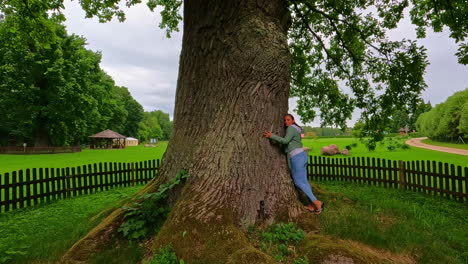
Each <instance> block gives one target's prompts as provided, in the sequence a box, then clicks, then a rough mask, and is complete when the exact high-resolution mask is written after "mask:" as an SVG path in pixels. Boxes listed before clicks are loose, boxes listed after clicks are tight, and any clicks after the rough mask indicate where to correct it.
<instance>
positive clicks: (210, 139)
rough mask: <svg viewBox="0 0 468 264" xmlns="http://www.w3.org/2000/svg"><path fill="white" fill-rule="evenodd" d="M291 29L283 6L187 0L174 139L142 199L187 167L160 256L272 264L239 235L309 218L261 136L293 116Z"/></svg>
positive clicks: (276, 153)
mask: <svg viewBox="0 0 468 264" xmlns="http://www.w3.org/2000/svg"><path fill="white" fill-rule="evenodd" d="M288 23H289V13H288V9H287V1H284V0H242V1H241V0H237V1H221V0H211V1H207V0H204V1H202V0H186V1H184V36H183V44H182V54H181V56H180V68H179V79H178V84H177V93H176V108H175V113H174V129H173V134H172V138H171V141H170V144H169V146H168V149H167V151H166V154H165V156H164V159H163V163H162V164H163V165H162V168H161V170H160V173H159V179H158V180H157V181H154V183H152V184H150V185H149V186H147V187H146V189H145V190H144V191H143V192H147V191H154V190H156V187H157V186H156V184H157V183H160V182H164V181H166V180H168V179H170V178H172V177H174V176H175V175H176V174H177V172H179V171H180V170H182V169H187V170H188V173H189V175H190V177H189V178H188V180H187V182H186V184H185V185H184V187H183V188H182V190H178V191H177V192H175V193H173V195H172V197H171V202H172V204H173V205H174V208H173V210H172V212H171V214H170V216H169V218H168V219H167V221H166V223H165V224H164V226H163V227H162V229H161V231H160V232H159V234H158V236H157V237H156V238H155V242H154V244H155V246H154V247H155V248H157V247H159V246H161V245H165V244H172V245H173V246H174V248H175V250H176V253H177V254H178V255H179V256H180V257H182V258H183V259H184V260H186V261H187V260H189V261H188V262H189V263H226V262H228V261H231V262H232V261H233V262H234V263H237V262H236V260H235V259H232V258H231V259H229V258H228V257H229V256H237V257H241V256H245V255H246V254H247V255H248V254H253V255H255V257H254V258H260V259H262V258H263V259H264V261H260V262H266V263H268V262H269V261H270V262H271V259H270V260H268V258H267V257H265V256H263V255H262V254H261V253H260V252H256V251H255V250H254V249H253V248H252V247H251V246H249V243H248V242H247V240H246V238H245V236H244V234H243V233H242V231H241V229H243V228H246V227H248V226H249V225H268V224H271V223H273V222H276V221H288V220H292V219H294V218H296V217H297V216H298V215H299V214H301V213H302V212H304V209H303V208H302V206H301V204H300V203H299V201H298V199H297V194H296V192H295V189H294V186H293V183H292V180H291V176H290V174H289V170H288V168H287V162H286V158H285V156H284V154H283V153H281V151H280V149H279V146H277V145H273V144H272V143H271V142H270V141H269V140H267V139H265V138H264V137H262V132H263V131H267V130H272V131H273V132H275V133H279V134H282V133H283V127H282V117H283V116H284V115H285V114H286V113H287V112H288V92H289V81H290V64H291V62H290V54H289V50H288V43H287V29H288ZM103 226H104V225H103ZM103 226H101V227H98V228H97V229H96V230H94V231H93V232H91V233H93V234H101V233H105V232H101V231H100V230H102V228H103ZM108 226H109V228H110V229H115V225H111V224H109V225H108ZM95 237H98V236H97V235H95ZM86 239H88V240H93V239H92V238H91V236H88V237H87V238H84V239H83V241H86ZM98 239H100V238H98ZM88 244H89V243H88ZM80 248H81V249H82V250H84V251H86V250H89V248H86V246H80V245H75V251H76V252H79V251H80ZM252 250H253V251H252ZM72 251H73V249H72ZM254 251H255V253H252V252H254ZM73 254H74V255H79V253H73V252H71V251H70V252H69V256H72V255H73ZM69 256H68V257H66V259H70V258H72V257H69ZM257 260H258V259H257ZM65 262H67V261H65ZM260 262H258V263H260Z"/></svg>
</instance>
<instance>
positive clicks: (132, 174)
mask: <svg viewBox="0 0 468 264" xmlns="http://www.w3.org/2000/svg"><path fill="white" fill-rule="evenodd" d="M130 185H131V186H134V185H135V162H132V163H130Z"/></svg>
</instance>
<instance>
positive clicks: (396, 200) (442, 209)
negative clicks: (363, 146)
mask: <svg viewBox="0 0 468 264" xmlns="http://www.w3.org/2000/svg"><path fill="white" fill-rule="evenodd" d="M316 183H317V184H318V185H319V187H320V188H321V189H322V191H320V192H319V191H318V190H317V189H316V188H315V189H314V192H316V191H317V197H318V199H320V200H324V201H326V202H327V208H326V209H325V211H324V212H323V213H322V215H321V224H322V228H323V229H322V232H323V233H324V234H327V235H330V236H332V237H335V238H340V239H350V240H354V241H359V242H362V243H364V244H367V245H372V246H373V247H375V248H379V249H385V250H389V251H391V252H396V253H404V254H408V255H410V256H412V257H413V258H414V259H415V260H416V262H417V263H453V264H455V263H459V264H463V263H468V251H467V250H466V249H467V248H468V222H467V221H466V219H467V218H468V210H467V209H468V207H467V205H466V204H463V203H459V202H456V201H453V200H449V199H444V198H441V197H434V196H429V195H425V194H422V193H414V192H410V191H404V190H395V189H386V188H379V187H375V186H371V185H365V184H355V183H350V182H338V181H327V182H323V181H319V182H316Z"/></svg>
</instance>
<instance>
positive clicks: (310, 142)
mask: <svg viewBox="0 0 468 264" xmlns="http://www.w3.org/2000/svg"><path fill="white" fill-rule="evenodd" d="M401 141H404V140H401ZM303 143H304V146H306V147H309V148H311V150H310V151H309V155H320V149H321V148H322V147H323V146H328V145H330V144H336V145H337V146H338V147H339V148H340V150H341V149H344V148H345V146H346V145H351V144H353V143H356V144H357V147H353V148H352V149H351V151H350V157H377V158H384V159H391V160H431V161H432V160H434V161H440V162H447V163H451V164H455V165H461V166H468V156H463V155H457V154H450V153H444V152H438V151H433V150H428V149H422V148H416V147H410V148H409V149H406V150H403V149H396V150H393V151H389V150H387V148H386V146H384V145H380V144H378V145H377V149H376V150H375V151H371V152H370V151H368V150H367V148H366V147H365V145H364V144H363V143H361V142H360V141H359V140H358V139H354V138H318V139H304V140H303ZM166 148H167V142H160V143H159V144H158V146H157V147H144V146H136V147H127V148H126V149H112V150H91V149H85V150H83V151H82V152H80V153H65V154H42V155H0V174H3V173H5V172H11V171H14V170H20V169H27V168H45V167H48V168H64V167H75V166H80V165H86V164H92V163H97V162H136V161H144V160H151V159H160V158H162V156H163V154H164V152H165V151H166ZM336 157H344V156H341V155H337V156H336Z"/></svg>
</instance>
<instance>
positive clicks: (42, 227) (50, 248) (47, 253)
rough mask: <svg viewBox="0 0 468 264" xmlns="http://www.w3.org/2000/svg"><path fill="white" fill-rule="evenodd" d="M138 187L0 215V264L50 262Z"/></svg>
mask: <svg viewBox="0 0 468 264" xmlns="http://www.w3.org/2000/svg"><path fill="white" fill-rule="evenodd" d="M139 189H141V186H134V187H127V188H115V189H112V190H109V191H105V192H100V193H96V194H92V195H82V196H79V197H73V198H70V199H64V200H58V201H56V202H52V203H48V204H44V205H38V206H34V207H29V208H25V209H17V210H14V211H12V212H7V213H2V214H0V263H12V264H14V263H53V262H55V261H56V260H57V259H58V258H59V257H60V256H61V255H62V254H63V253H64V252H65V251H66V250H67V249H68V248H70V247H71V246H72V245H73V243H75V242H76V241H77V240H78V239H80V238H81V237H82V236H83V235H84V234H86V233H87V232H88V231H89V230H90V229H91V228H93V227H94V226H95V225H96V224H97V223H99V221H100V220H101V219H102V218H103V217H104V216H105V215H101V216H99V217H95V216H96V214H98V213H100V212H102V211H103V210H105V209H107V208H110V207H112V206H115V205H116V203H118V202H119V201H121V200H123V199H125V198H128V197H130V196H131V195H132V194H133V193H135V192H137V191H138V190H139Z"/></svg>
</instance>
